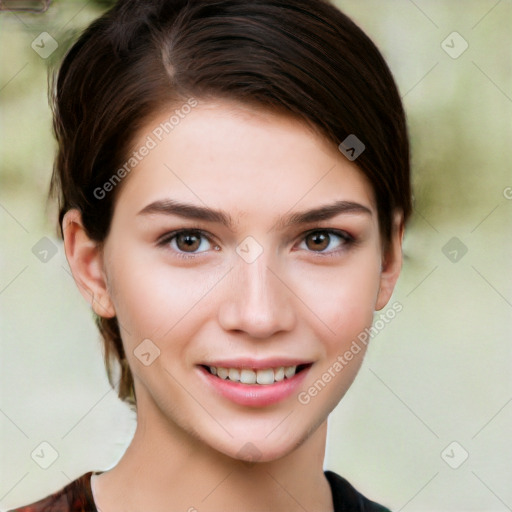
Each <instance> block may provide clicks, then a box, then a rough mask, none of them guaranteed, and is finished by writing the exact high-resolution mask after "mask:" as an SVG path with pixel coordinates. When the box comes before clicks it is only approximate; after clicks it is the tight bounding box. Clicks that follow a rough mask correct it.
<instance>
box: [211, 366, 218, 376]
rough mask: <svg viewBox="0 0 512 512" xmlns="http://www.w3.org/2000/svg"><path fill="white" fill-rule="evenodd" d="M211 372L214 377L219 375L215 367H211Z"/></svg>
mask: <svg viewBox="0 0 512 512" xmlns="http://www.w3.org/2000/svg"><path fill="white" fill-rule="evenodd" d="M210 372H211V373H212V375H217V368H215V366H210Z"/></svg>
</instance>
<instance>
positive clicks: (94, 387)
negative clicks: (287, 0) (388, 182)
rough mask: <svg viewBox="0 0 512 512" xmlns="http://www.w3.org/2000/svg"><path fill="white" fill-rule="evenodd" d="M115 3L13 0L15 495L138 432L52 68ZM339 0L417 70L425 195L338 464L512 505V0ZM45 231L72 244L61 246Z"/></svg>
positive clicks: (11, 471)
mask: <svg viewBox="0 0 512 512" xmlns="http://www.w3.org/2000/svg"><path fill="white" fill-rule="evenodd" d="M109 3H110V2H92V1H89V2H86V1H79V0H75V1H71V0H67V1H63V0H61V1H54V2H53V3H52V4H51V6H50V8H49V9H48V11H47V12H45V13H44V14H26V13H14V12H0V52H1V53H0V55H1V60H0V109H1V118H0V123H1V124H0V226H1V236H2V243H1V247H0V308H1V309H0V335H1V341H2V343H1V350H2V352H1V364H2V368H1V375H0V379H1V386H2V388H1V389H2V394H1V402H0V413H1V414H0V432H1V443H0V450H1V451H0V455H1V456H0V507H2V509H7V508H11V507H13V506H15V505H20V504H26V503H28V502H30V501H34V500H35V499H38V498H41V497H43V496H45V495H46V494H48V493H49V492H51V491H54V490H56V489H58V488H61V487H62V486H64V485H66V484H67V483H69V481H71V480H73V479H75V478H76V477H78V476H80V475H81V474H83V473H84V472H86V471H90V470H101V469H106V468H108V467H111V466H113V465H114V464H115V462H116V461H117V460H118V458H119V457H120V456H121V455H122V453H123V451H124V449H125V448H126V446H127V444H128V443H129V441H130V437H131V435H132V433H133V428H134V416H133V414H132V413H131V412H130V411H129V410H128V408H127V407H126V406H124V405H123V404H122V403H120V402H119V400H118V399H117V398H116V395H115V393H114V392H113V391H111V390H110V388H109V386H108V382H107V380H106V376H105V372H104V369H103V363H102V359H101V345H100V341H99V336H98V334H97V331H96V329H95V327H94V325H93V323H92V320H91V314H90V311H89V309H88V306H87V304H86V303H85V302H84V301H83V299H82V297H81V296H80V294H79V293H78V291H77V290H76V287H75V285H74V283H73V280H72V278H71V277H70V275H69V270H68V266H67V263H66V260H65V257H64V253H63V248H62V244H61V242H60V241H59V240H58V239H57V237H56V236H55V233H56V229H55V215H56V211H55V207H54V206H52V205H50V206H49V207H47V204H46V192H47V188H48V184H49V179H50V175H51V169H52V160H53V155H54V151H55V143H54V141H53V137H52V132H51V115H50V110H49V108H48V102H47V70H48V67H49V66H53V65H55V63H57V62H58V61H59V60H60V58H61V57H62V55H63V54H64V53H65V51H66V49H67V47H68V45H69V43H70V41H72V40H73V39H74V38H75V37H76V36H77V34H79V33H80V31H81V30H83V28H84V27H85V26H86V25H87V24H88V23H89V22H90V21H91V20H93V19H94V18H95V17H97V16H98V15H99V14H100V13H101V12H102V11H103V10H104V8H105V6H107V5H108V4H109ZM336 4H337V5H338V6H339V7H340V8H341V9H342V10H343V11H344V12H345V13H346V14H348V15H349V16H351V17H352V18H353V19H354V20H355V21H356V22H357V23H358V24H359V25H360V26H361V27H362V28H363V29H364V30H365V31H366V32H367V33H368V34H369V35H370V37H371V38H372V39H373V40H374V41H375V42H376V44H377V45H378V46H379V48H380V49H381V51H382V52H383V54H384V56H385V57H386V59H387V61H388V63H389V65H390V67H391V69H392V71H393V73H394V75H395V78H396V80H397V83H398V85H399V89H400V91H401V94H402V97H403V101H404V105H405V108H406V111H407V115H408V119H409V130H410V136H411V144H412V163H413V176H414V179H413V182H414V199H415V210H414V215H413V218H412V219H411V222H410V224H409V226H408V230H407V233H406V237H405V246H404V255H405V263H404V269H403V274H402V276H401V278H400V281H399V285H398V287H397V289H396V292H395V294H394V297H393V299H392V301H391V303H392V302H393V301H399V302H400V303H401V304H402V305H403V311H402V312H400V313H399V314H398V315H397V316H396V318H395V319H394V320H393V321H392V322H391V323H390V324H388V325H386V327H385V328H384V329H383V330H382V331H381V332H379V334H378V335H377V336H375V338H374V339H373V340H372V343H371V345H370V349H369V352H368V355H367V357H366V360H365V363H364V365H363V368H362V369H361V372H360V375H359V377H358V378H357V379H356V382H355V384H354V385H353V387H352V388H351V389H350V391H349V392H348V393H347V395H346V397H345V398H344V399H343V401H342V402H341V404H340V405H339V406H338V408H337V409H336V411H335V412H334V413H333V415H332V417H331V419H330V423H329V440H328V453H327V456H326V467H328V468H329V469H332V470H335V471H337V472H338V473H340V474H341V475H343V476H345V477H346V478H348V479H349V480H350V481H351V482H352V483H353V484H354V485H355V486H356V487H358V488H359V489H360V490H361V491H363V492H364V493H367V494H368V495H370V496H371V497H372V498H373V499H375V500H377V501H380V502H383V503H385V504H387V505H388V506H390V507H391V508H392V509H393V510H404V511H463V510H464V511H469V510H475V511H477V510H478V511H486V512H488V511H505V510H512V487H511V486H510V474H511V473H512V462H511V461H512V443H511V442H510V427H511V424H512V404H511V402H512V377H511V371H510V368H511V362H512V349H511V344H510V339H511V337H512V336H511V335H512V321H511V318H512V316H511V312H512V309H511V308H512V280H511V277H510V276H511V265H510V261H511V255H512V237H511V228H512V172H511V149H510V148H511V141H512V123H511V121H512V33H511V31H510V27H511V26H512V3H511V2H510V1H507V0H502V1H496V0H450V1H448V0H444V1H441V0H416V1H412V0H339V1H337V2H336ZM454 32H456V34H454ZM42 33H48V35H49V36H50V37H51V39H49V38H48V36H46V35H44V36H41V34H42ZM41 37H45V38H46V39H45V41H46V44H45V48H46V51H49V50H48V48H51V45H52V44H53V45H55V44H57V45H58V48H57V49H56V50H55V51H53V52H52V53H51V55H48V56H47V55H45V54H44V51H43V48H39V53H38V52H37V51H36V50H37V48H38V47H37V44H38V41H41V39H40V38H41ZM52 41H54V42H52ZM466 45H467V48H466ZM34 47H35V48H34ZM43 237H47V238H48V239H50V241H51V242H52V244H53V245H54V246H55V248H56V254H55V255H54V256H53V257H51V258H49V259H48V260H47V261H46V262H44V261H41V260H40V259H39V258H38V257H37V250H35V249H34V246H36V248H37V247H38V246H37V245H36V244H38V243H41V242H40V240H41V239H42V238H43ZM45 243H46V242H45ZM377 318H378V317H377ZM42 441H46V442H49V443H50V444H51V445H52V446H53V447H54V448H55V450H56V451H57V453H58V459H57V460H56V462H55V463H54V464H52V465H51V466H50V467H49V468H48V469H43V468H41V467H39V466H38V465H37V464H35V462H34V460H33V459H32V458H31V453H32V452H33V450H34V449H35V448H36V447H37V446H38V445H39V444H40V443H41V442H42ZM453 443H455V444H453ZM466 456H467V458H466Z"/></svg>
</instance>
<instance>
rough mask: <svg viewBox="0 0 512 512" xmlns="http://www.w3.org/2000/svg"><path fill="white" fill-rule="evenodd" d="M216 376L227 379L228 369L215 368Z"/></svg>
mask: <svg viewBox="0 0 512 512" xmlns="http://www.w3.org/2000/svg"><path fill="white" fill-rule="evenodd" d="M217 377H220V378H221V379H227V378H228V369H227V368H217Z"/></svg>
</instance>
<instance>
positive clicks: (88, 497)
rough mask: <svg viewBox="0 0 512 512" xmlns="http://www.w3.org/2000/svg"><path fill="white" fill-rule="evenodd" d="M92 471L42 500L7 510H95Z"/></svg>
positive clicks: (25, 511)
mask: <svg viewBox="0 0 512 512" xmlns="http://www.w3.org/2000/svg"><path fill="white" fill-rule="evenodd" d="M91 474H92V472H89V473H86V474H85V475H82V476H81V477H80V478H77V479H76V480H74V481H73V482H71V483H70V484H68V485H66V487H64V488H62V489H61V490H60V491H57V492H55V493H53V494H51V495H50V496H47V497H46V498H43V499H42V500H39V501H36V502H35V503H32V504H30V505H25V506H23V507H19V508H16V509H13V510H11V511H9V512H97V509H96V507H95V505H94V500H93V497H92V491H91Z"/></svg>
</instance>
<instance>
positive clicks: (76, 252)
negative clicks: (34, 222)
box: [62, 209, 115, 318]
mask: <svg viewBox="0 0 512 512" xmlns="http://www.w3.org/2000/svg"><path fill="white" fill-rule="evenodd" d="M62 230H63V235H64V248H65V251H66V258H67V260H68V263H69V267H70V269H71V273H72V274H73V278H74V280H75V283H76V285H77V286H78V289H79V290H80V293H81V294H82V296H83V297H84V298H85V299H86V300H87V302H88V303H89V304H91V307H92V309H93V310H94V312H95V313H96V314H97V315H99V316H102V317H105V318H112V317H114V316H115V309H114V305H113V303H112V300H111V297H110V294H109V291H108V288H107V281H106V277H105V273H104V268H103V267H104V265H103V253H102V250H101V247H100V246H99V244H98V243H97V242H95V241H94V240H91V239H90V238H89V236H88V235H87V233H86V230H85V228H84V226H83V223H82V216H81V213H80V212H79V211H78V210H77V209H72V210H69V211H67V212H66V214H65V215H64V218H63V221H62Z"/></svg>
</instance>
